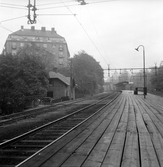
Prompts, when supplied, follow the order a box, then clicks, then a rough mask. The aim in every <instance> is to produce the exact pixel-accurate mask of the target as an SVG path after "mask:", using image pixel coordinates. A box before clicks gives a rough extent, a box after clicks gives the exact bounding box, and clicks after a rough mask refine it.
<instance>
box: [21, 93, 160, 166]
mask: <svg viewBox="0 0 163 167" xmlns="http://www.w3.org/2000/svg"><path fill="white" fill-rule="evenodd" d="M22 166H35V167H38V166H39V167H162V166H163V98H161V97H158V96H155V95H152V94H147V96H146V98H145V99H144V96H143V95H142V94H141V93H140V94H138V95H134V92H133V91H123V92H122V93H121V95H120V96H119V97H118V98H117V99H116V100H115V101H114V102H113V103H112V104H110V105H109V106H108V107H106V108H105V109H104V110H103V113H102V114H101V115H100V116H96V117H94V118H93V119H92V120H91V121H88V122H86V123H85V124H84V125H82V126H80V127H79V128H76V129H74V130H73V131H72V132H71V133H69V134H68V135H66V136H65V137H63V138H62V139H60V140H58V142H56V143H54V144H52V145H51V146H50V147H47V149H45V150H44V151H43V152H41V153H40V155H38V156H36V157H35V158H34V159H33V161H31V162H30V161H29V162H28V163H27V164H24V165H22Z"/></svg>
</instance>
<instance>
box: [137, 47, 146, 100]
mask: <svg viewBox="0 0 163 167" xmlns="http://www.w3.org/2000/svg"><path fill="white" fill-rule="evenodd" d="M140 46H141V47H143V73H144V90H143V92H144V99H145V95H146V92H147V89H146V83H145V47H144V46H143V45H139V46H138V47H137V48H135V50H136V51H139V47H140Z"/></svg>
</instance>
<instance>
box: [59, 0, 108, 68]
mask: <svg viewBox="0 0 163 167" xmlns="http://www.w3.org/2000/svg"><path fill="white" fill-rule="evenodd" d="M60 1H61V2H62V0H60ZM62 3H63V2H62ZM63 4H64V3H63ZM64 6H65V7H66V8H67V9H68V10H69V11H70V13H72V11H71V10H70V9H69V8H68V7H67V6H66V5H65V4H64ZM72 14H73V13H72ZM75 19H76V20H77V22H78V23H79V25H80V26H81V28H82V29H83V31H84V32H85V34H86V35H87V37H88V38H89V39H90V41H91V42H92V44H93V45H94V47H95V48H96V50H97V51H98V53H99V54H100V55H101V57H102V58H103V60H104V61H105V63H106V64H107V65H108V63H107V61H106V60H105V58H104V57H103V55H102V54H101V52H100V50H99V49H98V47H97V46H96V44H95V43H94V41H93V40H92V38H91V37H90V36H89V34H88V33H87V31H86V30H85V28H84V27H83V25H82V24H81V22H80V21H79V20H78V18H77V17H76V16H75Z"/></svg>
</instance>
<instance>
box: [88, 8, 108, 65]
mask: <svg viewBox="0 0 163 167" xmlns="http://www.w3.org/2000/svg"><path fill="white" fill-rule="evenodd" d="M86 9H87V11H88V13H89V17H90V19H91V22H92V25H93V27H94V30H95V32H96V35H97V37H98V39H99V41H100V44H101V46H102V49H103V51H104V52H105V55H107V53H106V51H105V49H104V47H103V44H102V41H101V38H100V37H99V34H98V32H97V29H96V26H95V24H94V21H93V19H92V16H91V13H90V11H89V10H88V7H86ZM104 59H105V58H104ZM105 61H106V59H105ZM106 62H107V61H106Z"/></svg>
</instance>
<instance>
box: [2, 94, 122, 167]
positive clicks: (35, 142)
mask: <svg viewBox="0 0 163 167" xmlns="http://www.w3.org/2000/svg"><path fill="white" fill-rule="evenodd" d="M118 95H119V94H118ZM118 95H117V94H112V95H110V96H109V97H107V98H105V99H102V100H99V101H98V102H96V103H94V104H91V105H89V106H86V107H84V108H82V109H80V110H78V111H75V112H73V113H71V114H69V115H66V116H64V117H62V118H60V119H57V120H55V121H53V122H50V123H48V124H46V125H43V126H41V127H39V128H36V129H34V130H32V131H30V132H27V133H25V134H23V135H20V136H18V137H15V138H13V139H11V140H8V141H6V142H3V143H1V144H0V160H1V161H0V166H1V167H6V166H8V167H12V166H17V167H18V166H21V164H22V163H24V162H25V161H26V160H27V159H29V158H30V157H32V156H34V155H36V154H39V152H40V150H42V149H44V148H45V147H47V146H48V145H50V143H52V142H55V141H57V140H59V139H60V138H62V137H63V136H65V135H66V134H68V133H69V132H70V131H72V130H73V129H74V128H76V127H77V126H79V125H81V124H82V123H84V122H85V121H86V120H87V119H89V118H91V117H92V116H93V115H94V114H96V113H97V112H98V111H99V110H100V109H101V108H103V107H104V106H106V105H108V103H110V102H111V101H113V100H114V99H115V98H117V97H118Z"/></svg>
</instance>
